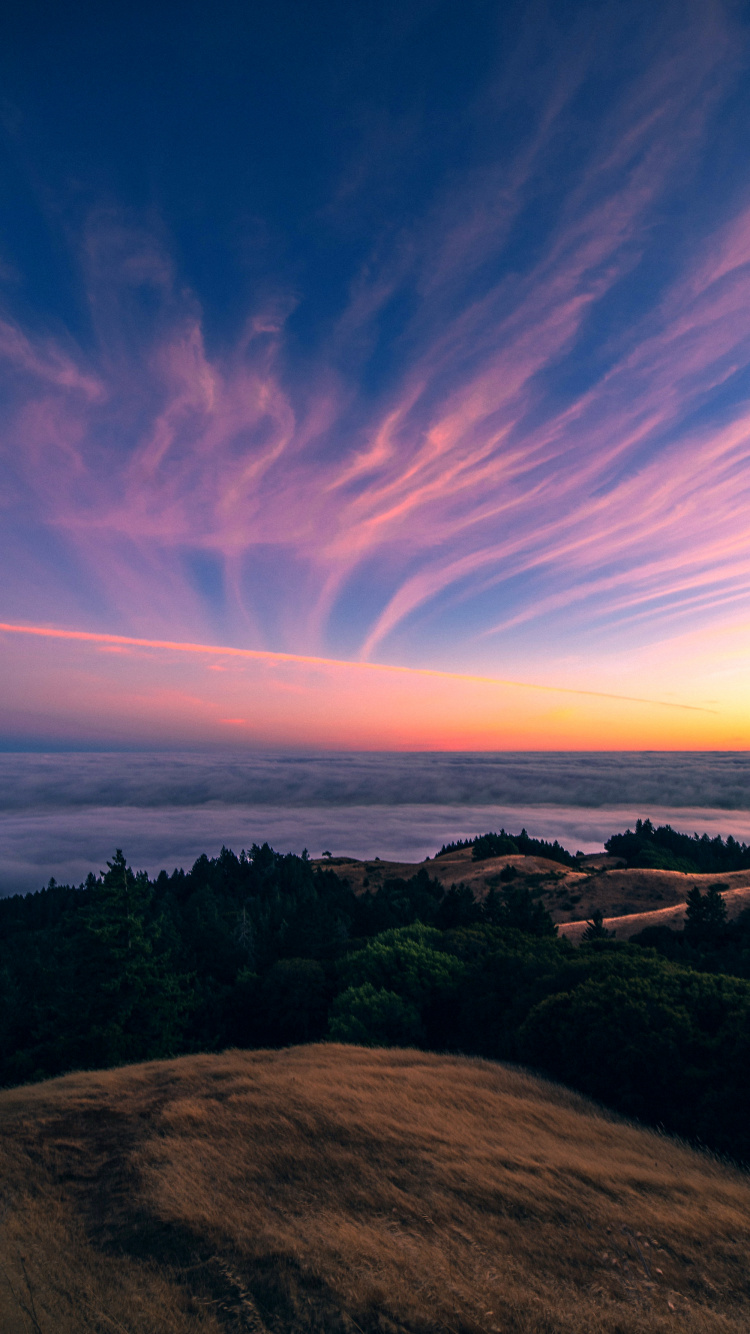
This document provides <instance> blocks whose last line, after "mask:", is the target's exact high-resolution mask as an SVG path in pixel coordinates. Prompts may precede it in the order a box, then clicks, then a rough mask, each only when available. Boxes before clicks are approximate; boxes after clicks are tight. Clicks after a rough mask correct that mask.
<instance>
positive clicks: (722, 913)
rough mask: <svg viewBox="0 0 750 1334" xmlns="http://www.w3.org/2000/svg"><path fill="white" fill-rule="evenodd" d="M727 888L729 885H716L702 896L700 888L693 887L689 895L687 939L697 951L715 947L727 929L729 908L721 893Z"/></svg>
mask: <svg viewBox="0 0 750 1334" xmlns="http://www.w3.org/2000/svg"><path fill="white" fill-rule="evenodd" d="M727 888H728V886H727V885H723V884H721V883H715V884H713V885H709V887H708V889H707V890H706V892H705V894H701V892H700V889H699V888H698V886H697V885H693V887H692V889H691V890H690V892H689V893H688V896H687V911H686V913H685V939H686V940H687V941H688V943H689V944H690V945H694V946H695V947H696V948H697V949H705V948H710V947H711V946H712V945H715V944H716V943H717V942H718V940H719V938H720V937H721V934H722V932H723V931H724V930H725V928H726V924H727V908H726V904H725V902H724V900H723V898H722V896H721V891H722V889H727Z"/></svg>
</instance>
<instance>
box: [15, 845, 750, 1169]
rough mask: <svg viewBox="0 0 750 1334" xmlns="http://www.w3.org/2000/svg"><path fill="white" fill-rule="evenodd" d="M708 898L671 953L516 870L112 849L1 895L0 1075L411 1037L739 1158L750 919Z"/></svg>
mask: <svg viewBox="0 0 750 1334" xmlns="http://www.w3.org/2000/svg"><path fill="white" fill-rule="evenodd" d="M717 902H718V905H719V906H718V907H717ZM722 910H723V903H722V902H721V897H720V893H719V891H718V889H715V890H712V891H709V892H708V893H707V894H705V895H701V894H700V893H699V892H698V893H697V897H696V896H695V895H693V899H692V900H691V908H690V911H689V914H688V924H687V927H686V930H685V932H684V933H682V936H681V937H680V938H679V941H678V943H675V941H677V937H676V936H675V937H674V940H673V942H672V944H671V946H670V948H671V949H672V953H671V954H670V952H669V949H665V948H664V944H663V942H662V944H661V945H660V946H659V948H654V947H653V944H654V942H647V941H644V942H642V943H641V944H640V945H639V944H623V943H620V942H615V941H613V940H611V939H609V938H607V936H606V933H605V932H604V930H603V929H601V928H600V929H596V928H593V929H592V931H591V932H590V939H589V941H588V942H587V943H585V944H584V945H582V946H581V947H580V948H579V949H574V948H573V947H572V946H571V945H569V943H568V942H567V941H565V940H562V939H559V938H558V937H557V934H556V929H555V927H554V925H553V923H552V922H551V920H550V918H549V916H548V914H547V913H546V912H545V910H544V908H543V906H542V905H541V903H540V902H539V899H538V897H535V896H534V894H533V893H530V892H529V890H528V889H527V888H525V887H524V886H523V885H521V884H519V883H518V880H517V879H516V880H511V881H505V882H501V883H500V885H499V887H498V888H497V889H496V890H494V891H493V892H491V893H490V894H489V896H488V897H487V898H486V900H485V901H484V903H481V904H479V903H477V902H475V900H474V897H473V895H472V893H471V891H470V889H468V888H467V887H466V886H462V885H458V886H454V887H452V888H451V889H449V890H447V891H446V890H445V889H444V888H443V887H442V886H441V885H440V883H439V882H438V881H437V880H435V879H433V878H431V877H430V876H429V875H428V873H427V872H426V871H424V870H423V871H420V872H419V874H417V875H415V876H413V877H411V878H410V879H391V880H386V881H385V882H384V884H383V885H382V886H380V887H379V888H377V890H371V891H369V892H367V893H364V894H359V895H357V894H355V893H354V892H353V891H352V889H351V888H350V887H349V886H348V885H347V884H346V883H343V882H342V881H341V880H339V879H338V877H337V876H336V875H335V874H334V873H333V872H332V871H330V870H327V869H318V868H315V867H314V866H313V865H312V863H311V862H310V861H309V859H308V858H307V856H306V855H304V856H302V857H295V856H292V855H281V854H279V853H276V852H274V851H273V850H272V849H271V848H269V847H268V846H267V845H264V846H262V847H253V849H252V850H251V852H250V853H244V852H243V853H242V854H241V855H240V856H239V857H237V856H235V855H234V853H232V852H230V851H228V850H226V849H224V850H222V852H221V854H220V855H219V856H218V857H216V858H213V859H209V858H207V857H201V858H199V859H198V861H197V862H196V863H195V865H194V866H193V868H192V870H190V871H188V872H184V871H175V872H174V873H173V874H172V875H171V876H170V875H167V874H166V873H165V872H162V873H161V874H160V875H159V876H157V877H156V878H155V879H153V880H151V879H149V878H148V876H146V875H145V874H138V875H134V874H133V872H132V871H131V869H130V868H129V867H128V865H127V863H126V860H125V858H124V857H123V855H122V853H120V852H118V853H117V854H116V855H115V857H114V858H113V860H112V861H111V862H110V863H108V869H107V871H106V873H105V874H104V875H102V876H101V877H99V878H96V877H94V876H90V877H89V879H88V881H87V882H86V884H85V885H83V886H80V887H78V888H71V887H68V886H59V885H55V884H54V883H51V884H50V886H49V887H48V888H47V889H46V890H43V891H41V892H40V893H38V894H34V895H28V896H26V897H16V898H11V899H5V900H2V901H0V1082H2V1083H4V1084H10V1083H18V1082H23V1081H25V1080H31V1079H38V1078H42V1077H45V1076H47V1075H51V1074H56V1073H59V1072H61V1071H64V1070H68V1069H71V1068H81V1067H101V1066H107V1065H112V1064H117V1063H121V1062H125V1061H132V1060H141V1059H149V1058H154V1057H160V1056H168V1055H172V1054H176V1053H180V1052H189V1051H196V1050H215V1049H218V1048H221V1047H224V1046H227V1045H240V1046H269V1045H270V1046H280V1045H284V1044H287V1043H297V1042H307V1041H314V1040H319V1039H323V1038H328V1039H331V1040H336V1041H344V1042H361V1043H368V1044H384V1045H389V1044H406V1045H414V1044H416V1045H418V1046H423V1047H425V1048H430V1049H433V1050H448V1051H454V1052H466V1053H471V1054H476V1055H481V1056H486V1057H491V1058H496V1059H502V1060H511V1061H520V1062H523V1063H525V1064H529V1065H531V1066H533V1067H535V1068H537V1069H539V1070H541V1071H544V1072H546V1073H548V1074H549V1075H551V1076H553V1077H555V1078H558V1079H561V1080H563V1081H565V1082H566V1083H568V1084H571V1085H573V1086H574V1087H576V1088H579V1089H580V1090H582V1091H583V1092H585V1093H588V1094H591V1095H593V1096H594V1097H596V1098H598V1099H600V1100H602V1101H604V1102H605V1103H608V1104H610V1105H611V1106H612V1107H614V1108H616V1109H618V1110H620V1111H622V1112H625V1113H627V1114H629V1115H633V1116H637V1117H640V1118H641V1119H643V1120H645V1121H649V1122H651V1123H655V1124H661V1125H663V1126H665V1127H666V1128H667V1129H670V1130H673V1131H676V1132H678V1133H680V1134H682V1135H684V1136H686V1137H689V1138H693V1139H699V1140H702V1141H704V1142H706V1143H708V1144H710V1145H712V1146H713V1147H714V1148H716V1149H719V1150H721V1151H723V1152H726V1153H730V1154H733V1155H734V1156H736V1157H739V1158H748V1157H750V1125H749V1123H748V1120H747V1105H748V1095H749V1094H750V981H748V980H747V979H748V978H750V922H747V923H742V922H741V923H740V924H739V925H738V926H733V927H731V928H730V927H728V926H727V923H726V921H725V920H724V919H723V918H722ZM719 919H721V920H719ZM732 932H734V937H733V945H732V951H733V953H732V952H731V951H730V953H729V954H727V955H726V958H723V956H722V950H724V949H725V948H726V945H725V942H726V940H727V939H728V935H727V933H729V934H731V933H732ZM683 937H684V939H683ZM722 960H723V961H722ZM727 961H729V963H731V965H732V967H731V969H730V968H729V967H728V966H727ZM735 965H736V967H735ZM743 969H744V976H741V975H739V974H740V972H741V971H742V970H743ZM732 974H734V975H732Z"/></svg>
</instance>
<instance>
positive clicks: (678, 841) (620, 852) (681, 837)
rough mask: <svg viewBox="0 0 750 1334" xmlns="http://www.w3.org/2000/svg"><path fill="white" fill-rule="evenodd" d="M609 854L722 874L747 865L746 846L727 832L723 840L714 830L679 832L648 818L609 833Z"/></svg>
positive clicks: (643, 863) (748, 851)
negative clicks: (711, 835) (624, 829)
mask: <svg viewBox="0 0 750 1334" xmlns="http://www.w3.org/2000/svg"><path fill="white" fill-rule="evenodd" d="M604 846H605V848H606V849H607V852H609V853H611V854H612V856H613V857H623V858H624V859H625V861H626V862H627V864H628V866H643V867H652V868H656V869H658V870H662V871H690V872H693V873H696V872H699V873H701V874H704V875H722V874H726V872H727V871H743V870H745V869H746V868H747V867H750V847H748V845H747V844H746V843H738V842H737V840H736V839H734V838H732V835H731V834H730V835H729V837H728V839H727V840H726V842H724V840H723V839H722V838H721V835H719V834H717V835H716V837H715V838H709V836H708V834H693V835H692V837H691V836H690V834H679V833H678V832H677V830H676V829H672V827H671V825H668V824H665V825H659V826H658V828H655V827H654V825H653V824H652V823H651V821H650V820H636V825H635V829H634V830H633V829H627V830H626V831H625V833H624V834H613V835H612V837H611V838H608V839H607V842H606V843H605V845H604Z"/></svg>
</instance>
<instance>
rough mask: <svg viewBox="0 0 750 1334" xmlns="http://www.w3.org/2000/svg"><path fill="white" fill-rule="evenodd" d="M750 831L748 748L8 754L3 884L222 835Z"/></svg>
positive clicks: (203, 843) (298, 843) (205, 843)
mask: <svg viewBox="0 0 750 1334" xmlns="http://www.w3.org/2000/svg"><path fill="white" fill-rule="evenodd" d="M639 815H640V816H644V817H645V816H647V815H648V816H650V817H651V819H652V820H654V821H657V822H659V823H669V824H671V825H673V826H674V827H675V828H676V829H680V830H685V831H686V832H688V833H692V832H694V831H696V830H697V831H699V832H701V833H702V832H703V831H704V830H707V831H708V832H709V833H710V834H716V833H720V834H722V835H723V836H725V837H726V835H727V834H733V835H734V836H735V837H736V838H740V839H742V840H743V841H744V842H750V754H748V753H746V752H735V753H726V752H722V753H715V754H705V753H695V754H691V753H684V752H682V753H678V754H675V753H655V752H647V753H630V754H623V753H619V752H618V753H601V752H596V753H591V754H582V753H580V752H576V753H568V754H563V753H559V752H555V753H536V752H535V753H528V752H524V753H516V754H514V753H502V754H488V753H486V752H482V753H464V754H456V753H450V754H445V753H439V754H434V753H431V754H351V753H347V754H330V753H328V754H323V755H309V754H307V755H292V754H283V755H279V754H275V755H268V754H265V755H258V754H256V755H247V754H244V755H242V756H239V755H227V754H226V753H221V754H205V753H201V754H187V753H179V754H176V753H172V754H161V753H143V752H139V753H135V754H134V753H116V754H78V753H66V754H59V753H56V754H43V755H42V754H28V753H24V754H18V753H12V754H11V753H5V754H0V896H2V895H7V894H13V893H18V892H19V891H20V892H25V891H28V890H35V889H39V888H41V886H42V885H44V884H46V883H47V882H48V881H49V879H50V877H54V878H55V879H56V880H57V881H58V882H60V883H65V882H67V883H73V884H77V883H79V882H80V881H81V880H83V879H84V878H85V877H86V875H87V874H88V872H89V871H95V872H98V871H100V870H101V869H102V868H103V867H104V865H105V862H106V860H107V858H108V857H111V856H112V853H113V852H114V850H115V848H118V847H121V848H122V849H123V850H124V852H125V854H126V856H127V858H128V860H129V862H130V863H131V865H132V866H133V867H135V868H136V869H143V870H147V871H148V872H150V873H151V874H154V873H156V872H158V871H159V870H160V869H161V868H162V867H165V868H166V869H167V870H170V871H171V870H172V869H173V868H174V867H175V866H185V867H189V866H190V865H191V864H192V862H193V861H194V860H195V858H196V857H197V856H199V855H200V853H202V852H207V853H208V854H209V855H215V854H216V853H217V852H218V851H219V850H220V848H221V847H222V845H223V844H225V845H226V846H227V847H230V848H234V850H235V851H237V852H239V851H240V849H241V848H250V847H251V846H252V844H253V843H261V842H264V841H268V842H269V843H271V844H272V845H273V846H274V847H275V848H277V849H278V850H279V851H281V852H286V851H292V852H301V851H302V849H303V848H307V849H308V850H309V852H310V855H311V856H320V854H321V853H322V852H323V851H324V850H328V851H330V852H332V853H333V854H334V856H335V855H342V854H349V855H351V856H355V857H363V858H364V857H375V856H379V857H382V858H385V859H388V860H399V859H403V860H407V861H418V860H421V859H422V858H423V857H425V856H428V855H432V854H433V853H435V852H436V851H437V849H438V848H439V847H440V845H441V844H442V843H443V842H447V841H449V840H452V839H457V838H468V837H470V836H472V835H474V834H477V833H483V832H486V831H487V830H489V829H498V828H500V827H501V826H503V827H505V828H506V829H510V830H516V831H517V830H519V829H520V828H521V827H522V826H524V827H525V828H526V829H527V830H528V832H529V833H530V834H533V835H536V836H537V837H540V838H548V839H552V838H558V839H560V841H561V842H562V843H563V844H564V845H565V846H566V847H568V848H570V849H571V851H573V852H575V851H576V850H578V849H582V850H583V851H584V852H593V851H596V850H599V849H601V847H602V844H603V841H604V839H605V838H607V837H608V835H609V834H611V833H613V832H615V831H616V830H620V829H624V828H626V827H627V826H628V825H629V824H631V825H632V823H633V822H634V821H635V819H636V818H637V817H638V816H639Z"/></svg>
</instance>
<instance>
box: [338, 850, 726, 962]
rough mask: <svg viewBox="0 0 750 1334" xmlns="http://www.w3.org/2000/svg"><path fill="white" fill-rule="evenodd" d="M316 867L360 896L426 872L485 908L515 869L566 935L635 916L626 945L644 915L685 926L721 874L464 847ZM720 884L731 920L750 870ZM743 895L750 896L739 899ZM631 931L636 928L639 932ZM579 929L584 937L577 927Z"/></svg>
mask: <svg viewBox="0 0 750 1334" xmlns="http://www.w3.org/2000/svg"><path fill="white" fill-rule="evenodd" d="M313 865H315V866H317V867H319V868H321V869H328V870H331V871H333V873H334V874H335V875H337V876H338V877H339V879H341V880H342V881H346V882H348V883H349V884H350V885H351V886H352V888H353V889H354V891H355V893H361V892H362V891H363V890H365V889H370V890H372V891H377V889H378V888H379V887H380V886H381V885H383V884H384V883H385V882H386V881H387V880H388V879H389V878H392V877H400V878H402V879H408V878H409V877H411V876H415V875H418V874H419V872H420V871H425V872H427V874H428V875H430V876H432V877H434V878H435V879H436V880H439V881H440V883H441V884H442V885H443V886H444V887H445V888H446V889H449V888H450V887H451V886H452V885H455V884H464V885H468V886H469V887H470V889H471V891H472V893H473V895H474V897H475V898H476V899H477V900H478V901H480V902H481V901H482V900H483V899H485V898H486V897H487V894H488V893H489V892H490V891H491V890H492V889H495V890H497V889H499V888H500V887H501V886H502V885H503V884H504V883H508V877H509V872H511V871H512V872H513V877H512V878H513V880H514V881H515V882H516V883H517V884H519V885H526V886H528V887H529V888H530V889H531V890H532V891H533V893H534V897H535V898H536V899H538V901H539V902H540V903H542V904H543V905H544V907H545V909H546V911H547V912H548V913H549V914H550V916H551V918H552V920H553V922H555V923H556V924H558V925H560V926H565V927H567V924H568V923H570V924H571V926H572V927H573V929H572V930H570V931H568V930H567V929H566V930H565V934H566V935H568V936H570V938H571V939H573V940H576V939H577V938H578V936H579V935H580V933H581V932H582V931H583V930H584V929H585V924H586V919H587V918H590V917H591V916H592V914H593V913H594V912H595V911H596V910H597V909H598V910H599V911H600V912H601V913H602V915H603V917H605V918H612V919H613V922H614V920H615V919H620V918H622V919H624V918H626V917H631V918H632V922H631V923H630V924H627V923H625V922H623V923H622V924H620V923H619V921H618V922H617V928H618V929H617V935H618V938H619V939H627V937H628V936H630V935H634V934H635V933H636V932H637V931H641V930H643V927H644V926H646V925H649V923H648V922H646V921H645V920H644V921H641V920H640V919H641V917H642V916H643V914H646V913H652V912H662V911H663V910H664V909H666V908H674V909H676V910H677V911H676V912H675V913H671V914H669V915H668V916H667V917H666V919H665V920H666V921H667V922H668V923H669V925H675V926H681V925H682V919H683V917H684V909H685V899H686V897H687V894H688V893H689V891H690V890H691V889H692V888H693V886H696V885H697V886H698V888H699V889H701V891H705V890H706V888H707V887H708V886H709V885H710V884H713V883H714V882H716V880H717V878H718V877H717V874H716V872H712V873H708V874H700V873H697V872H686V871H672V870H662V869H656V868H650V867H649V868H641V867H627V866H625V865H624V863H623V861H622V860H621V859H618V858H617V857H609V856H606V855H593V856H589V857H583V858H581V859H580V869H575V870H572V869H569V868H567V867H565V866H561V865H560V864H559V862H553V861H549V860H548V859H547V858H545V857H533V856H532V857H522V856H510V857H508V856H505V857H489V858H486V859H483V860H482V861H478V862H477V861H473V860H472V849H471V848H460V849H458V850H456V851H455V852H451V853H449V854H447V855H445V856H442V857H434V858H432V857H428V858H427V859H426V860H425V861H423V862H386V861H381V860H380V858H378V859H376V860H375V861H367V862H362V861H357V860H355V859H354V858H352V857H335V858H332V859H330V860H320V861H316V862H314V863H313ZM721 883H722V885H724V886H726V889H727V890H729V891H731V893H730V894H729V897H728V898H727V900H726V903H727V913H728V916H729V917H730V918H732V917H733V916H735V915H738V914H739V913H740V912H741V911H743V910H744V908H745V907H747V905H748V901H750V870H741V871H728V872H725V873H723V874H722V875H721ZM737 890H744V891H746V893H745V894H744V895H743V894H735V891H737ZM654 920H655V921H659V920H660V919H658V918H657V919H654ZM629 925H632V931H631V930H630V929H629ZM578 927H580V931H578V930H577V929H576V928H578Z"/></svg>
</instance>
